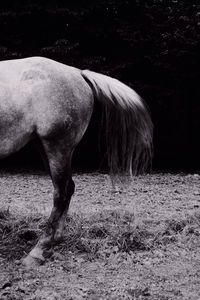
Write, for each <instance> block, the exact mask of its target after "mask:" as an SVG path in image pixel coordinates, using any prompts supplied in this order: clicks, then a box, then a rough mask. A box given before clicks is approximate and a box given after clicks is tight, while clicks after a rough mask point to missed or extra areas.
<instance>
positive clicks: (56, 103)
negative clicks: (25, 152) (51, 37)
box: [0, 57, 93, 157]
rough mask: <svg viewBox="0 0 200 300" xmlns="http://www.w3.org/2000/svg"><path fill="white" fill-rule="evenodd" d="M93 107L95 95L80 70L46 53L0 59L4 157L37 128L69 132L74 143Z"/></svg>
mask: <svg viewBox="0 0 200 300" xmlns="http://www.w3.org/2000/svg"><path fill="white" fill-rule="evenodd" d="M92 109H93V95H92V92H91V89H90V88H89V86H88V85H87V84H86V83H85V81H84V79H83V78H82V76H81V74H80V71H79V70H78V69H75V68H72V67H68V66H65V65H63V64H60V63H57V62H54V61H52V60H49V59H45V58H40V57H38V58H28V59H21V60H12V61H4V62H1V63H0V140H1V143H0V157H1V156H6V155H9V154H10V153H12V152H14V151H16V150H18V149H19V148H21V147H22V146H23V145H24V144H26V143H27V141H28V140H30V139H31V136H32V133H33V132H36V133H37V134H38V135H39V136H40V137H41V138H43V139H50V138H55V137H56V138H57V139H58V137H59V136H60V137H62V135H63V136H64V135H65V136H67V140H68V141H69V145H71V146H73V145H72V143H74V145H76V144H77V143H78V142H79V140H80V139H81V137H82V135H83V134H84V132H85V130H86V128H87V125H88V123H89V120H90V117H91V113H92Z"/></svg>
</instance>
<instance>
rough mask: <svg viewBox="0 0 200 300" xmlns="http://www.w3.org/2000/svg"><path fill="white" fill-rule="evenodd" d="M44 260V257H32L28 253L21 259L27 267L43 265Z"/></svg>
mask: <svg viewBox="0 0 200 300" xmlns="http://www.w3.org/2000/svg"><path fill="white" fill-rule="evenodd" d="M44 262H45V259H44V258H41V257H33V256H31V255H30V254H29V255H28V256H27V257H25V258H24V259H23V260H22V265H23V266H25V267H27V268H31V267H38V266H41V265H43V264H44Z"/></svg>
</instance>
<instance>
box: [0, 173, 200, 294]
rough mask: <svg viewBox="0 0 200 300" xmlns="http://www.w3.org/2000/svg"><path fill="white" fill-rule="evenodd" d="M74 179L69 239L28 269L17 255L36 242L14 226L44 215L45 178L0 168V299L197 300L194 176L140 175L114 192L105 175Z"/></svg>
mask: <svg viewBox="0 0 200 300" xmlns="http://www.w3.org/2000/svg"><path fill="white" fill-rule="evenodd" d="M74 180H75V183H76V192H75V195H74V196H73V199H72V202H71V206H70V211H69V220H68V221H67V223H68V225H66V229H65V231H66V234H67V231H70V230H71V231H72V230H74V235H73V237H74V236H75V238H74V239H73V240H70V238H69V236H68V238H67V239H65V240H64V241H63V243H62V244H61V245H60V246H57V247H56V248H55V252H54V255H52V256H51V257H50V258H49V259H47V262H46V263H45V264H44V265H42V266H40V267H37V268H34V269H32V270H28V269H25V268H24V267H23V266H22V265H21V264H20V262H19V259H20V258H21V257H23V256H24V255H25V254H26V252H27V251H28V250H29V249H30V247H32V245H33V244H34V243H35V240H34V239H33V240H31V239H32V238H30V237H29V238H28V237H27V236H26V235H25V234H24V233H23V232H25V231H24V230H25V229H24V227H23V229H21V231H23V232H20V230H19V229H18V230H17V231H15V230H16V228H17V226H18V228H20V227H19V224H18V222H23V220H26V226H27V227H28V228H29V233H30V232H31V230H30V228H31V226H32V225H31V224H32V223H31V222H33V220H34V224H36V225H35V226H37V224H38V223H41V218H42V219H44V220H46V218H47V216H48V215H49V213H50V210H51V206H52V191H53V189H52V185H51V181H50V179H49V177H48V176H46V175H45V174H43V173H27V172H26V173H23V172H20V173H17V172H10V173H8V172H3V171H1V173H0V187H1V188H0V199H1V209H0V212H1V211H2V212H4V214H3V213H2V216H1V215H0V219H1V218H2V220H3V219H4V217H5V211H8V210H9V213H8V216H7V217H5V222H3V221H4V220H3V221H2V222H1V226H0V243H1V245H0V299H27V300H28V299H30V300H33V299H34V300H43V299H49V300H55V299H67V300H70V299H71V300H73V299H74V300H78V299H94V300H96V299H162V300H167V299H181V300H182V299H193V300H194V299H196V300H197V299H198V300H199V299H200V220H199V219H200V218H199V217H200V208H199V207H200V185H199V183H200V175H198V174H152V175H145V176H139V177H136V178H135V179H134V180H133V182H132V183H131V185H130V186H129V187H124V188H123V189H122V188H120V189H119V191H114V190H113V189H112V186H111V182H110V179H109V177H108V175H104V174H75V176H74ZM37 217H38V219H36V218H37ZM2 224H7V225H6V226H7V227H6V226H5V225H4V226H3V225H2ZM8 224H9V226H8ZM20 224H21V223H20ZM70 224H71V225H70ZM26 226H25V228H26ZM70 226H71V227H70ZM8 227H9V230H8ZM73 228H76V229H73ZM36 229H37V227H34V232H36V235H37V230H36ZM38 230H39V229H38ZM27 232H28V231H27ZM27 232H26V233H27ZM13 233H14V234H13ZM136 233H137V235H136ZM10 236H11V237H10ZM71 236H72V234H71V235H70V237H71ZM25 237H26V238H25ZM23 243H24V244H23ZM67 244H68V248H67ZM22 246H23V247H22Z"/></svg>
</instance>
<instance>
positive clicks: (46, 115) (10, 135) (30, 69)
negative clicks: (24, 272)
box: [0, 57, 153, 266]
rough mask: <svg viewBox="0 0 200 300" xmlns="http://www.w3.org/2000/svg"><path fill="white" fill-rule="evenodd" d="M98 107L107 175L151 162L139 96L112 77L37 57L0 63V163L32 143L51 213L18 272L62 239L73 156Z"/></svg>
mask: <svg viewBox="0 0 200 300" xmlns="http://www.w3.org/2000/svg"><path fill="white" fill-rule="evenodd" d="M97 102H98V103H100V105H101V106H102V113H103V115H104V117H103V120H104V121H103V122H104V123H105V124H106V125H105V126H106V128H105V134H106V145H107V157H108V165H109V169H110V174H111V176H121V178H127V176H128V177H131V176H132V175H134V174H136V173H137V172H138V171H139V170H142V171H144V170H145V169H146V167H147V166H148V164H149V162H150V161H151V158H152V133H153V125H152V121H151V117H150V113H149V111H148V109H147V107H146V105H145V103H144V101H143V100H142V99H141V98H140V96H139V95H138V94H137V93H136V92H135V91H134V90H133V89H132V88H130V87H128V86H127V85H125V84H124V83H122V82H121V81H119V80H117V79H114V78H112V77H109V76H106V75H103V74H100V73H96V72H93V71H89V70H80V69H78V68H75V67H72V66H67V65H65V64H62V63H59V62H56V61H54V60H51V59H48V58H44V57H28V58H22V59H14V60H6V61H1V62H0V140H1V143H0V158H4V157H6V156H8V155H10V154H12V153H14V152H16V151H18V150H19V149H20V148H22V147H23V146H25V144H27V143H28V142H29V141H30V140H34V139H37V140H38V141H39V142H40V145H41V149H42V152H43V156H44V157H45V161H46V164H47V167H48V170H49V174H50V176H51V180H52V184H53V188H54V192H53V208H52V211H51V214H50V216H49V219H48V222H47V226H46V228H45V230H44V231H43V233H42V235H41V237H40V238H39V239H38V241H37V243H36V245H35V247H34V248H33V249H32V250H31V251H30V253H29V254H28V255H27V256H26V257H25V258H24V259H23V264H24V265H25V266H33V265H38V264H41V263H44V261H45V255H44V254H45V250H46V249H47V248H48V247H51V246H52V245H54V244H55V243H57V242H59V241H60V239H61V238H62V233H63V228H64V223H65V219H66V214H67V211H68V208H69V204H70V199H71V196H72V195H73V193H74V189H75V184H74V181H73V179H72V168H71V160H72V155H73V152H74V150H75V148H76V146H77V145H78V143H79V142H80V140H81V139H82V137H83V135H84V133H85V131H86V129H87V127H88V124H89V122H90V119H91V116H92V113H93V109H94V105H95V103H97Z"/></svg>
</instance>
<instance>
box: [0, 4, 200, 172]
mask: <svg viewBox="0 0 200 300" xmlns="http://www.w3.org/2000/svg"><path fill="white" fill-rule="evenodd" d="M0 11H1V12H0V28H1V30H0V60H4V59H12V58H19V57H25V56H32V55H41V56H46V57H49V58H53V59H55V60H58V61H61V62H63V63H66V64H70V65H74V66H76V67H79V68H88V69H92V70H96V71H98V72H102V73H105V74H108V75H110V76H113V77H116V78H118V79H120V80H121V81H123V82H125V83H127V84H128V85H130V86H131V87H133V88H134V89H135V90H136V91H137V92H138V93H139V94H140V95H142V96H143V98H144V99H145V100H146V102H147V104H148V106H149V108H150V110H151V114H152V118H153V122H154V125H155V138H154V147H155V159H154V167H155V168H158V167H159V168H182V169H185V170H186V169H189V168H193V169H195V168H198V167H199V166H200V160H199V151H200V142H199V128H200V120H199V114H200V105H199V98H200V85H199V78H200V76H199V75H200V42H199V41H200V4H199V1H183V0H182V1H176V0H174V1H172V0H168V1H167V0H165V1H164V0H163V1H162V0H160V1H159V0H154V1H153V0H141V1H139V0H138V1H136V0H134V1H133V0H108V1H105V0H104V1H100V0H98V1H91V0H88V1H83V0H73V1H71V0H70V1H67V4H66V1H64V0H62V1H55V0H51V1H48V4H47V3H46V2H45V1H39V0H37V1H31V0H29V1H25V0H24V1H23V0H21V1H11V0H10V1H8V0H7V1H2V2H1V3H0ZM97 123H98V122H97ZM94 127H97V124H94ZM94 127H91V128H90V129H89V132H88V136H86V138H85V140H83V142H82V144H81V145H80V147H79V150H78V151H77V154H76V161H77V162H78V164H80V165H81V164H82V165H87V166H88V161H89V160H91V159H90V158H91V156H93V157H94V161H93V162H92V161H91V164H94V163H96V161H97V160H98V161H99V160H100V156H101V155H99V154H98V149H97V147H96V144H97V141H96V135H93V132H94ZM88 137H89V138H88ZM88 141H89V142H88ZM83 151H84V152H85V153H84V155H83V153H82V152H83ZM86 152H87V153H86ZM98 156H99V157H98ZM82 160H83V161H82Z"/></svg>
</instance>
